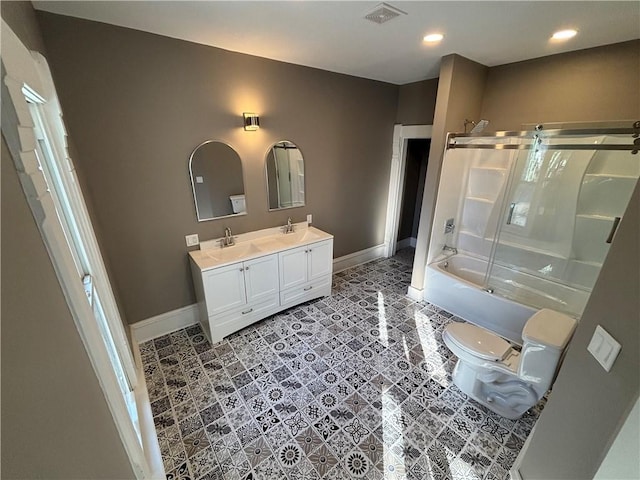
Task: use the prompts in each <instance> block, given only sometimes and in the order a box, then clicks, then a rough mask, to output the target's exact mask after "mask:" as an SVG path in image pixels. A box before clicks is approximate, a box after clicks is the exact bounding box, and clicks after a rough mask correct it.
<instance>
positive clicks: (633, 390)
mask: <svg viewBox="0 0 640 480" xmlns="http://www.w3.org/2000/svg"><path fill="white" fill-rule="evenodd" d="M638 298H640V186H636V189H635V192H634V194H633V196H632V197H631V201H630V203H629V207H628V208H627V211H626V213H625V215H624V217H623V219H622V222H621V223H620V227H619V228H618V231H617V233H616V236H615V239H614V241H613V243H612V245H611V249H610V250H609V254H608V256H607V260H606V262H605V264H604V265H603V267H602V270H601V271H600V276H599V277H598V280H597V282H596V285H595V287H594V289H593V293H592V294H591V297H590V298H589V302H588V304H587V306H586V308H585V311H584V314H583V315H582V318H581V320H580V323H579V324H578V328H577V329H576V332H575V334H574V337H573V339H572V340H571V344H570V345H569V349H568V351H567V355H566V357H565V360H564V363H563V365H562V368H561V369H560V372H559V374H558V378H557V380H556V383H555V386H554V388H553V391H552V393H551V397H550V399H549V402H548V404H547V407H546V408H545V409H544V411H543V412H542V415H541V416H540V418H539V420H538V422H537V424H536V427H535V430H534V432H533V434H532V436H531V439H530V444H529V448H528V450H527V451H526V455H525V456H524V458H523V462H522V466H521V467H520V473H521V475H522V478H523V479H525V480H528V479H539V478H557V479H576V480H582V479H585V478H593V477H594V475H595V473H596V472H597V470H598V467H599V466H600V463H601V462H602V460H603V459H604V457H605V455H606V453H607V451H608V450H609V447H610V446H611V444H612V443H613V441H614V439H615V437H616V435H617V433H618V431H619V430H620V428H621V427H622V424H623V423H624V421H625V419H626V418H627V415H628V414H629V412H630V411H631V410H632V408H633V406H634V404H635V403H636V400H637V399H638V395H639V394H640V377H639V376H638V365H640V302H639V301H638ZM596 325H601V326H602V327H603V328H604V329H605V330H606V331H607V332H609V333H610V334H611V335H612V336H613V337H614V338H615V339H616V340H617V341H618V342H620V344H621V345H622V350H621V351H620V355H619V356H618V358H617V359H616V361H615V363H614V364H613V367H612V368H611V371H610V372H606V371H605V370H604V369H603V368H602V367H601V366H600V364H599V363H598V362H597V361H596V359H595V358H593V357H592V356H591V354H590V353H589V352H588V351H587V345H588V344H589V342H590V341H591V337H592V336H593V332H594V330H595V328H596ZM636 461H637V458H636Z"/></svg>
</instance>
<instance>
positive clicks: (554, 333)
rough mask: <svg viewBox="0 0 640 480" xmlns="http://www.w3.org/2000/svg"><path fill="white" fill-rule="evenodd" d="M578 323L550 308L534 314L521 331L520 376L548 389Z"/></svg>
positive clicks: (535, 386) (538, 386) (532, 383)
mask: <svg viewBox="0 0 640 480" xmlns="http://www.w3.org/2000/svg"><path fill="white" fill-rule="evenodd" d="M577 323H578V322H577V321H576V320H575V319H574V318H571V317H569V316H567V315H564V314H562V313H559V312H556V311H554V310H550V309H547V308H544V309H542V310H540V311H539V312H537V313H535V314H534V315H533V316H532V317H531V318H530V319H529V320H528V321H527V323H526V324H525V326H524V329H523V330H522V340H523V345H522V353H521V355H520V366H519V368H518V376H519V377H520V378H521V379H522V380H524V381H526V382H527V383H530V384H531V385H532V386H533V387H534V388H535V389H536V390H537V391H539V392H542V393H544V392H546V391H547V390H548V389H549V387H550V386H551V382H552V381H553V378H554V377H555V373H556V370H557V367H558V363H559V362H560V358H561V356H562V352H563V351H564V349H565V348H566V346H567V344H568V343H569V340H571V336H572V335H573V332H574V330H575V328H576V325H577Z"/></svg>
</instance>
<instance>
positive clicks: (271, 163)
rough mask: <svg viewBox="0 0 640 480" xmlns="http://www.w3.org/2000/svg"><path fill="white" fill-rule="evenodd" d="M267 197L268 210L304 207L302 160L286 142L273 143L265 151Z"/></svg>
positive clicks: (288, 142) (296, 147)
mask: <svg viewBox="0 0 640 480" xmlns="http://www.w3.org/2000/svg"><path fill="white" fill-rule="evenodd" d="M265 163H266V171H267V197H268V199H269V210H281V209H284V208H295V207H303V206H304V158H303V157H302V152H301V151H300V149H299V148H298V146H297V145H296V144H295V143H293V142H290V141H288V140H281V141H279V142H276V143H274V144H273V145H272V146H271V147H270V148H269V150H268V151H267V156H266V160H265Z"/></svg>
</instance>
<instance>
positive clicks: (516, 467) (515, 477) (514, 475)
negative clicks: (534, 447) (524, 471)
mask: <svg viewBox="0 0 640 480" xmlns="http://www.w3.org/2000/svg"><path fill="white" fill-rule="evenodd" d="M535 431H536V425H534V426H533V428H532V429H531V432H529V436H528V437H527V439H526V440H525V441H524V445H523V446H522V448H521V449H520V452H519V453H518V456H517V457H516V460H515V461H514V462H513V465H512V466H511V470H509V477H510V478H511V480H522V475H520V465H522V459H523V458H524V457H525V455H526V454H527V450H528V449H529V444H530V443H531V438H533V433H534V432H535Z"/></svg>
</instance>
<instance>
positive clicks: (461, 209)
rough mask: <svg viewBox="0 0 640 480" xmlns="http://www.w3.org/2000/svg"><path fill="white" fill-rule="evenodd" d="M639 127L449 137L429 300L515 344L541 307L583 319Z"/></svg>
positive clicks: (637, 163)
mask: <svg viewBox="0 0 640 480" xmlns="http://www.w3.org/2000/svg"><path fill="white" fill-rule="evenodd" d="M639 134H640V122H635V123H633V124H631V122H629V123H628V124H626V125H624V126H616V127H615V128H612V127H610V126H609V127H607V128H590V129H585V128H581V129H566V128H565V129H553V130H549V129H547V128H544V127H543V126H537V127H536V129H535V130H532V131H526V132H498V133H496V134H494V135H493V136H477V135H461V134H450V135H449V137H448V140H447V147H446V151H445V156H444V163H443V169H442V176H441V180H440V188H439V194H438V201H437V205H436V212H435V216H434V224H433V229H432V231H433V233H432V238H431V244H430V245H431V247H430V250H429V255H428V263H429V266H428V267H427V276H426V282H425V299H426V300H427V301H430V302H431V303H434V304H436V305H439V306H441V307H443V308H445V309H448V310H450V311H452V312H453V313H455V314H457V315H459V316H462V317H463V318H465V319H466V320H468V321H471V322H474V323H477V324H480V325H482V326H486V327H487V328H490V329H492V330H495V331H497V332H498V333H500V334H503V335H504V336H507V337H509V338H511V339H513V340H515V341H519V339H520V332H521V329H522V325H524V322H525V321H526V318H527V317H528V316H529V315H530V314H531V313H532V312H533V311H535V310H537V309H540V308H552V309H554V310H557V311H560V312H563V313H566V314H569V315H571V316H574V317H580V315H581V314H582V311H583V310H584V307H585V305H586V302H587V300H588V298H589V294H590V292H591V290H592V288H593V286H594V284H595V281H596V279H597V277H598V274H599V272H600V268H601V266H602V263H603V262H604V260H605V258H606V255H607V252H608V250H609V246H610V243H611V241H612V239H613V237H614V236H615V231H616V229H617V227H618V224H619V222H620V219H621V218H622V216H623V215H624V211H625V209H626V207H627V204H628V203H629V199H630V198H631V195H632V193H633V190H634V188H635V186H636V184H637V182H638V177H639V176H640V154H638V150H640V140H639V138H638V135H639ZM445 246H446V247H447V248H445ZM452 252H457V253H456V254H455V255H453V256H452V255H451V254H452ZM474 288H475V289H476V290H477V291H471V290H472V289H474ZM477 295H485V296H486V295H489V296H491V297H494V299H488V301H489V302H493V303H490V304H489V305H487V306H486V308H485V310H484V311H483V310H482V307H481V306H480V305H479V300H478V298H476V296H477ZM498 297H499V298H500V299H501V300H506V302H504V301H502V302H498V303H497V304H496V303H495V299H497V298H498ZM480 303H481V302H480ZM501 305H503V306H506V308H507V310H506V313H504V315H502V316H503V317H504V318H501V313H500V312H499V311H498V310H500V309H501V308H502V306H501ZM519 307H522V308H521V309H520V312H519V313H518V314H515V313H514V312H513V309H514V308H515V309H517V308H519ZM514 318H515V320H514ZM505 322H507V323H505ZM508 322H512V324H511V325H509V324H508ZM513 322H515V323H513Z"/></svg>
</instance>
